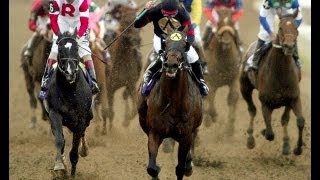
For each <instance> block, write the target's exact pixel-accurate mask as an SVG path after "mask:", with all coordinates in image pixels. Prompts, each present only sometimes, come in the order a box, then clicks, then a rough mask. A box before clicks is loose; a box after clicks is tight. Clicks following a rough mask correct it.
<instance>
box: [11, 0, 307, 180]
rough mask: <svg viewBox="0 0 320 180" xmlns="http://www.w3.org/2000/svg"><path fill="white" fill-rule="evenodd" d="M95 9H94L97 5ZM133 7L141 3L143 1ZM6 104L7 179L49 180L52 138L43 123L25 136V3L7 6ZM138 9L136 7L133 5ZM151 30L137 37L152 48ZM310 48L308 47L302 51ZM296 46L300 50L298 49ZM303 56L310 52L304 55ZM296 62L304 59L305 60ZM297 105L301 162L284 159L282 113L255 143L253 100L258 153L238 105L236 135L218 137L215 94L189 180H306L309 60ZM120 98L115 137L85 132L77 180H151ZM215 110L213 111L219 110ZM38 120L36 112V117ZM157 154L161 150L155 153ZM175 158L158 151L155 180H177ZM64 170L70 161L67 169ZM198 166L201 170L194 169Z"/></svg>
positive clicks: (248, 38) (251, 26)
mask: <svg viewBox="0 0 320 180" xmlns="http://www.w3.org/2000/svg"><path fill="white" fill-rule="evenodd" d="M98 2H100V1H98ZM138 2H142V1H141V0H140V1H138ZM9 3H10V21H9V22H10V50H9V51H10V52H9V53H10V67H9V68H10V70H9V73H10V74H9V76H10V77H9V82H10V101H9V108H10V111H9V123H10V125H9V137H10V140H9V143H10V144H9V148H10V149H9V150H10V157H9V158H10V162H9V163H10V164H9V178H10V179H12V180H18V179H30V180H35V179H39V180H45V179H51V177H52V176H51V169H52V168H53V164H54V157H55V147H54V141H53V136H52V135H51V132H50V130H49V125H48V123H47V122H44V121H40V120H39V121H38V123H39V124H38V127H37V128H36V129H34V130H31V129H29V128H28V126H29V123H30V118H31V109H30V107H29V99H28V98H29V97H28V96H27V91H26V88H25V82H24V79H23V75H22V73H23V72H22V69H21V67H20V60H19V55H20V50H21V48H22V46H23V44H24V43H25V42H26V41H27V39H28V38H29V36H30V35H31V32H30V31H29V30H28V29H27V20H28V16H29V13H28V10H29V8H30V6H31V0H11V1H10V2H9ZM244 3H245V10H246V11H245V15H244V17H243V19H242V21H241V23H240V27H241V33H242V39H243V41H244V42H245V44H249V43H250V42H252V41H253V40H255V39H256V34H257V32H258V25H257V23H258V22H257V20H256V17H257V13H256V12H255V11H253V10H252V8H251V7H250V5H249V4H246V3H249V1H248V0H245V1H244ZM139 4H141V3H139ZM151 29H152V27H151V26H150V25H148V26H147V27H146V28H144V30H143V34H144V36H143V38H144V39H143V44H146V43H150V42H151V41H152V39H151V37H152V34H151ZM307 45H310V44H307ZM300 46H301V45H300ZM150 47H151V46H150V45H148V46H143V47H142V52H143V53H144V55H145V54H146V53H147V51H148V50H149V48H150ZM306 52H309V51H306ZM301 56H302V57H310V54H303V52H302V55H301ZM303 62H304V66H303V71H302V75H303V76H302V81H301V84H300V87H301V99H302V104H303V114H304V117H305V119H306V125H305V131H304V136H303V137H304V141H305V146H303V153H302V155H301V156H298V157H296V156H294V155H293V154H290V155H289V156H282V155H281V149H282V127H281V124H280V117H281V113H282V111H283V108H281V109H278V110H276V111H275V112H274V113H273V120H274V121H273V128H274V131H275V140H274V141H272V142H269V141H267V140H265V139H264V138H263V137H262V136H261V135H260V130H261V129H263V128H264V123H263V118H262V115H261V109H260V102H259V101H258V99H257V98H256V96H257V94H256V91H255V92H254V96H255V99H254V100H255V103H256V105H257V108H258V109H257V113H258V114H257V118H256V121H255V132H254V134H255V137H256V144H257V145H256V147H255V148H254V149H253V150H248V149H247V147H246V138H247V135H246V129H247V127H248V123H249V114H248V112H247V106H246V104H245V102H244V100H243V99H242V98H240V101H239V103H238V110H237V119H236V124H235V127H236V132H235V135H234V136H233V137H232V138H226V137H224V135H223V130H224V128H225V124H226V123H225V121H226V119H227V114H226V112H228V111H227V110H226V108H227V103H226V94H225V92H226V90H227V89H225V88H222V89H219V90H218V92H217V95H216V97H217V111H218V115H219V119H218V122H216V123H215V124H213V125H212V126H211V127H210V128H206V127H204V126H201V128H200V139H201V143H200V145H199V146H198V147H197V148H196V154H197V157H196V159H197V160H198V161H197V162H198V164H196V165H198V166H195V167H194V171H193V175H192V176H191V177H187V178H185V179H189V180H207V179H209V180H269V179H275V180H308V179H311V177H310V176H311V175H310V172H311V152H310V142H311V140H310V137H311V129H310V125H311V95H310V91H311V88H310V87H311V75H310V74H311V73H310V60H308V59H303ZM120 93H121V90H120V91H119V92H117V94H116V97H118V98H116V99H117V101H116V102H115V103H116V104H115V108H116V112H117V113H116V118H115V124H114V129H113V131H111V132H110V133H109V134H108V135H106V136H96V135H95V133H94V127H95V123H96V122H92V123H91V125H90V126H89V128H88V133H87V139H88V143H89V150H90V152H89V156H87V157H85V158H81V157H80V158H79V162H78V165H77V174H76V179H79V180H109V179H110V180H122V179H129V180H141V179H150V177H149V175H148V174H147V172H146V164H147V162H148V159H147V158H148V154H147V137H146V135H145V134H144V133H143V132H142V130H141V128H140V126H139V124H138V118H137V117H136V118H135V119H134V120H133V121H132V122H131V124H130V126H129V127H128V128H125V127H123V126H122V125H121V123H122V121H123V116H122V115H123V112H122V106H121V103H122V100H121V95H120ZM218 105H219V106H218ZM39 117H40V111H39ZM290 117H291V118H290V122H289V134H290V143H291V147H292V149H293V148H294V146H295V144H296V140H297V127H296V122H295V116H294V114H293V113H291V116H290ZM64 132H65V137H66V148H65V151H66V155H67V159H68V158H69V156H68V153H69V151H70V147H71V146H70V145H71V136H70V133H69V132H68V131H67V130H66V129H65V131H64ZM160 148H162V147H160ZM176 159H177V158H176V152H175V153H173V154H165V153H163V152H162V151H161V149H160V151H159V155H158V163H159V164H160V166H161V168H162V170H161V172H160V175H159V177H160V179H162V180H167V179H168V180H172V179H175V166H176V162H177V160H176ZM67 162H68V164H67V166H68V168H69V169H70V164H69V161H67ZM199 162H201V163H200V164H199Z"/></svg>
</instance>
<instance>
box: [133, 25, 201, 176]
mask: <svg viewBox="0 0 320 180" xmlns="http://www.w3.org/2000/svg"><path fill="white" fill-rule="evenodd" d="M171 32H172V31H171ZM185 45H186V42H185V34H184V32H179V31H173V32H172V33H170V30H169V31H168V38H167V39H166V41H165V47H166V49H165V52H166V53H165V55H164V57H165V59H166V60H165V62H164V64H163V68H162V70H161V71H162V72H161V75H160V79H159V81H158V82H156V84H155V86H154V88H153V90H152V91H151V93H150V95H149V96H148V97H144V96H142V95H141V93H140V92H139V95H138V97H139V101H138V102H139V104H138V113H139V122H140V126H141V128H142V129H143V131H144V132H145V133H146V134H147V136H148V151H149V153H148V154H149V163H148V167H147V172H148V174H149V175H150V176H152V177H153V178H157V177H158V174H159V171H160V167H158V166H157V164H156V158H157V154H158V148H159V146H160V145H161V143H162V141H163V139H164V138H168V137H170V138H173V139H174V140H176V141H177V142H179V148H178V165H177V166H176V176H177V179H178V180H181V179H182V178H183V176H184V175H186V176H190V175H191V174H192V152H191V150H192V149H193V148H194V146H193V145H194V143H193V142H194V138H195V137H196V135H197V131H198V127H199V126H200V125H201V122H202V113H203V109H202V97H201V95H200V92H199V89H198V85H197V84H196V83H195V82H194V80H193V79H192V76H191V75H190V74H191V72H190V68H191V67H190V65H189V64H188V63H187V61H186V53H185V52H184V51H185V49H184V48H185Z"/></svg>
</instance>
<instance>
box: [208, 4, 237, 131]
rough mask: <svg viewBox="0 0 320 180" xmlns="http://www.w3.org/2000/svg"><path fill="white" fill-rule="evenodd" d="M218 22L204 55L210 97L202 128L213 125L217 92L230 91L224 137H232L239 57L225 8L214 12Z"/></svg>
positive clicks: (228, 11)
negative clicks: (223, 88)
mask: <svg viewBox="0 0 320 180" xmlns="http://www.w3.org/2000/svg"><path fill="white" fill-rule="evenodd" d="M217 13H218V15H219V21H218V24H217V32H216V33H215V36H214V37H212V39H211V41H210V42H209V47H208V48H207V50H206V51H205V53H206V57H207V61H208V69H209V71H210V76H207V77H206V81H207V82H208V86H209V88H210V93H209V95H208V97H207V100H206V101H207V102H208V110H206V111H205V112H206V114H208V116H209V117H210V119H206V118H205V121H204V122H205V125H206V126H210V125H211V123H212V122H215V121H216V118H217V111H216V108H215V95H216V91H217V90H218V88H220V87H223V86H228V87H229V93H228V97H227V102H228V106H229V114H228V121H229V122H228V126H227V131H226V133H227V134H228V135H232V134H233V133H234V122H235V111H236V105H237V102H238V99H239V92H238V87H239V84H238V78H239V72H240V63H241V55H239V51H238V47H237V44H236V34H237V32H236V31H237V30H236V29H235V26H234V23H233V22H232V19H231V18H232V13H233V11H232V10H231V9H228V8H219V9H217Z"/></svg>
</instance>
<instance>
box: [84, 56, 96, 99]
mask: <svg viewBox="0 0 320 180" xmlns="http://www.w3.org/2000/svg"><path fill="white" fill-rule="evenodd" d="M84 64H85V67H86V70H87V72H88V78H89V85H90V87H91V90H92V95H95V94H97V93H98V92H100V90H99V86H98V83H97V77H96V72H95V70H94V65H93V61H92V60H87V61H85V62H84Z"/></svg>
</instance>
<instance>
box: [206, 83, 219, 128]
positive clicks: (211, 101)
mask: <svg viewBox="0 0 320 180" xmlns="http://www.w3.org/2000/svg"><path fill="white" fill-rule="evenodd" d="M216 91H217V88H216V87H215V86H214V87H210V93H209V95H208V98H207V101H208V104H209V106H208V111H207V114H208V115H209V118H205V119H204V125H205V126H206V127H210V126H211V124H212V123H213V122H216V118H217V111H216V108H215V106H214V99H215V96H216Z"/></svg>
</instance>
